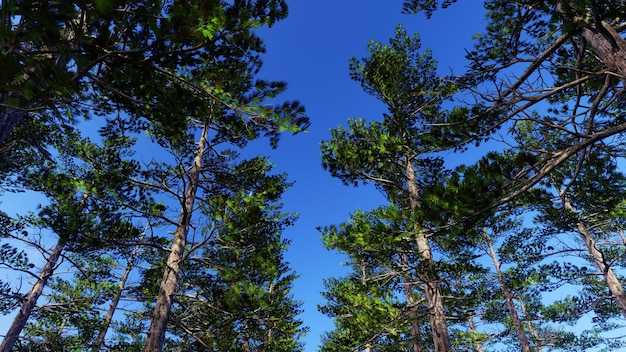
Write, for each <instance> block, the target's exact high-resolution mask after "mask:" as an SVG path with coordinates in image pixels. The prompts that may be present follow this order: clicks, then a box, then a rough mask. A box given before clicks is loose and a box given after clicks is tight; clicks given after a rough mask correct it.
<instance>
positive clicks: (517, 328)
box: [485, 231, 531, 352]
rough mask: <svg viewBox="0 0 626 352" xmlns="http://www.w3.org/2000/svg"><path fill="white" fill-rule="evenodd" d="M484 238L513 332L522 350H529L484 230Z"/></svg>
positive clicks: (498, 264)
mask: <svg viewBox="0 0 626 352" xmlns="http://www.w3.org/2000/svg"><path fill="white" fill-rule="evenodd" d="M485 240H486V241H487V245H488V246H489V256H490V257H491V260H493V266H494V267H495V268H496V275H497V276H498V282H499V283H500V288H501V289H502V293H503V294H504V299H505V301H506V306H507V308H508V310H509V316H510V317H511V320H512V321H513V326H515V332H516V333H517V338H518V339H519V343H520V346H521V347H522V351H524V352H530V351H531V349H530V342H529V341H528V337H526V332H525V331H524V326H523V325H522V321H521V320H520V318H519V315H518V314H517V308H515V302H514V301H513V295H512V294H511V291H509V289H508V287H507V286H506V282H505V281H504V275H502V270H501V267H502V266H501V265H500V261H499V260H498V256H497V254H496V251H495V250H494V249H493V245H492V243H491V238H489V235H488V234H487V233H486V231H485Z"/></svg>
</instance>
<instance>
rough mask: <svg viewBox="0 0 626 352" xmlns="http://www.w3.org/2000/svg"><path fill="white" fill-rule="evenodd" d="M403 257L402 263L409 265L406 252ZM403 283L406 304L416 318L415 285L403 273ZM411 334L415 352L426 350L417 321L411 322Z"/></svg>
mask: <svg viewBox="0 0 626 352" xmlns="http://www.w3.org/2000/svg"><path fill="white" fill-rule="evenodd" d="M401 258H402V265H403V266H408V264H407V260H406V258H405V256H404V254H402V255H401ZM402 284H403V286H404V296H405V297H406V304H407V305H408V306H409V311H410V312H411V316H412V317H413V318H415V317H417V303H416V302H415V299H413V285H412V284H411V280H410V278H409V277H407V276H405V275H403V276H402ZM411 336H412V337H413V352H422V351H424V349H423V347H422V339H421V336H420V327H419V325H418V324H417V321H412V322H411Z"/></svg>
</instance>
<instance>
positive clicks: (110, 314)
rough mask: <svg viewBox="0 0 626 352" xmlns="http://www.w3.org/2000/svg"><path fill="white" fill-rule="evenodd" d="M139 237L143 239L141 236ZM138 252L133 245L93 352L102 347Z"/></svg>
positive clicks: (137, 247) (136, 247) (137, 248)
mask: <svg viewBox="0 0 626 352" xmlns="http://www.w3.org/2000/svg"><path fill="white" fill-rule="evenodd" d="M144 233H145V232H144ZM141 239H143V236H142V238H141ZM138 254H139V245H137V246H135V249H134V250H133V253H132V254H131V256H130V259H129V260H128V265H126V270H125V271H124V275H122V278H121V279H120V283H119V285H118V286H117V291H116V292H115V296H113V299H112V300H111V305H110V306H109V309H108V310H107V314H106V316H105V317H104V325H103V326H102V328H101V329H100V332H99V333H98V337H97V338H96V341H95V342H94V344H93V351H94V352H97V351H100V350H101V349H102V345H103V344H104V338H105V337H106V334H107V331H108V330H109V326H110V325H111V321H113V315H114V314H115V310H116V309H117V306H118V304H119V303H120V299H121V298H122V293H123V292H124V288H125V287H126V281H127V280H128V276H129V275H130V272H131V271H132V270H133V267H134V266H135V259H136V258H137V255H138Z"/></svg>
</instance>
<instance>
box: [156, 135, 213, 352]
mask: <svg viewBox="0 0 626 352" xmlns="http://www.w3.org/2000/svg"><path fill="white" fill-rule="evenodd" d="M208 133H209V129H208V124H205V125H204V128H203V130H202V135H201V136H200V141H199V142H198V148H197V149H196V155H195V157H194V162H193V166H192V167H191V172H190V175H189V183H188V185H187V189H186V191H185V195H184V198H183V202H182V209H181V211H180V217H179V218H178V225H177V227H176V231H175V232H174V239H173V240H172V248H171V250H170V254H169V255H168V257H167V263H166V266H165V270H164V272H163V279H162V281H161V287H160V288H159V294H158V296H157V301H156V305H155V307H154V312H153V314H152V320H151V322H150V329H149V330H148V336H147V338H146V345H145V347H144V352H160V351H161V350H162V348H163V341H164V340H165V330H166V328H167V322H168V320H169V315H170V310H171V308H172V296H173V295H174V294H175V293H176V286H177V284H178V274H179V272H180V268H181V266H182V261H183V257H184V255H185V246H186V245H187V233H188V232H189V224H190V223H191V215H192V213H193V205H194V202H195V200H196V192H197V190H198V183H199V181H200V171H201V169H202V158H203V156H204V153H205V150H206V145H207V136H208Z"/></svg>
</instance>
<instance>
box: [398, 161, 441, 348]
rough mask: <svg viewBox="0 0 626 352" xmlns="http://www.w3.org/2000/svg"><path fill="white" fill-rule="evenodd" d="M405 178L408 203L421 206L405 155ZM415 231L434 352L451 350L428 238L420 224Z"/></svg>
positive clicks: (412, 169)
mask: <svg viewBox="0 0 626 352" xmlns="http://www.w3.org/2000/svg"><path fill="white" fill-rule="evenodd" d="M405 162H406V165H405V167H406V180H407V184H408V192H409V204H410V206H411V210H415V209H417V208H419V207H420V206H421V201H420V195H419V188H418V187H417V182H416V179H415V169H414V168H413V164H412V157H411V156H406V160H405ZM413 230H414V232H415V243H416V244H417V250H418V252H419V253H418V254H419V257H420V259H421V261H422V263H423V264H424V268H423V270H424V271H423V277H422V279H423V281H424V286H425V291H426V302H427V303H428V311H429V320H430V326H431V329H432V331H433V342H434V344H435V352H449V351H452V343H451V341H450V335H449V333H448V325H447V322H446V315H445V312H444V305H443V294H442V293H441V286H440V285H439V279H438V277H437V273H436V272H435V262H434V261H433V255H432V251H431V249H430V243H429V242H428V238H427V237H426V234H425V233H424V230H423V229H422V227H421V224H417V223H416V224H415V225H414V228H413Z"/></svg>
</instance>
